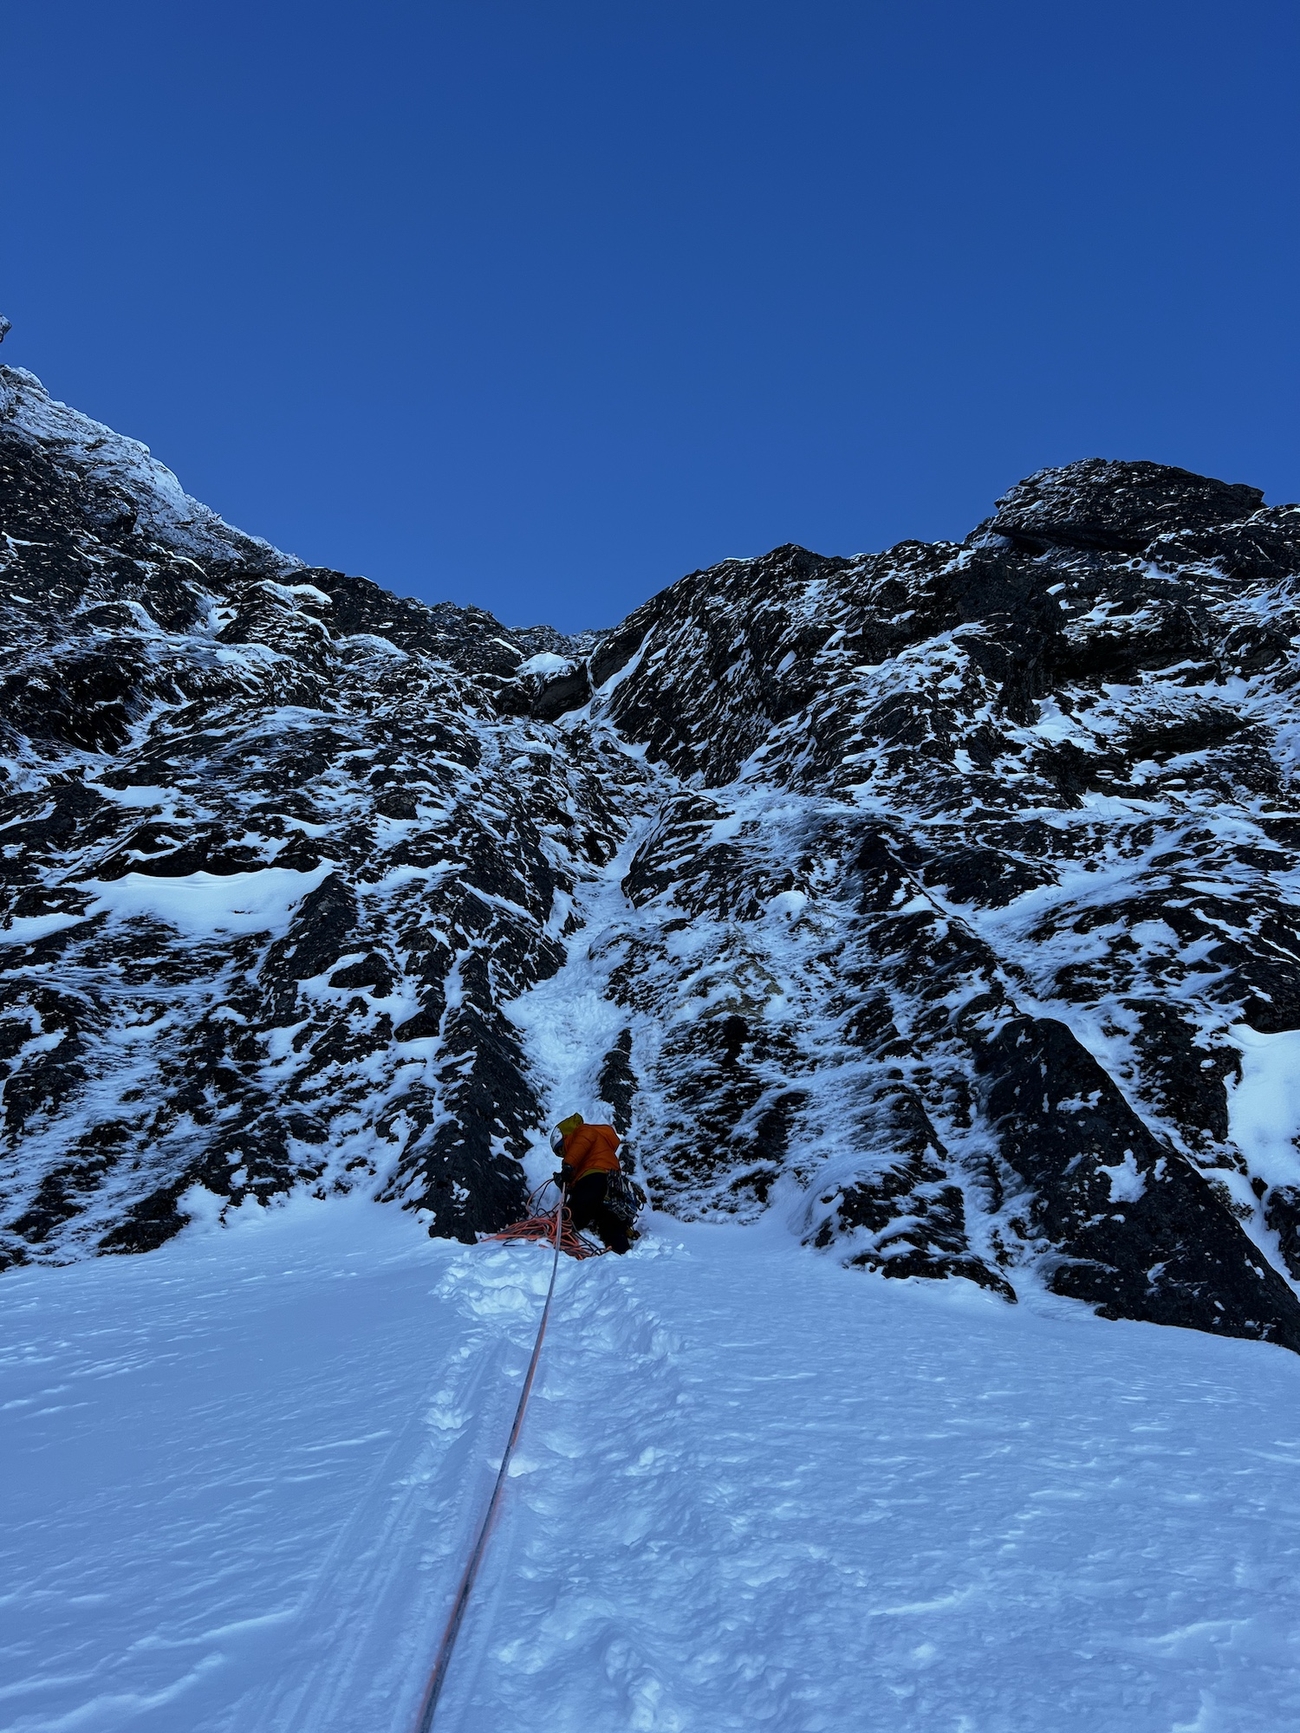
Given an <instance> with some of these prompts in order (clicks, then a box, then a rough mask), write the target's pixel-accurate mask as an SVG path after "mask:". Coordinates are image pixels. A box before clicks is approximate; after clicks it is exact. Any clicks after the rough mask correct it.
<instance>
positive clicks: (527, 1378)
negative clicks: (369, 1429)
mask: <svg viewBox="0 0 1300 1733" xmlns="http://www.w3.org/2000/svg"><path fill="white" fill-rule="evenodd" d="M567 1226H568V1211H567V1210H566V1209H565V1207H564V1195H563V1193H561V1195H560V1201H559V1203H558V1204H557V1205H556V1206H555V1257H554V1259H553V1260H552V1262H551V1285H550V1287H549V1288H547V1290H546V1304H545V1305H544V1306H543V1307H542V1321H541V1323H540V1324H538V1326H537V1340H536V1341H535V1342H534V1343H533V1357H532V1359H531V1360H530V1361H529V1362H528V1370H527V1372H525V1374H524V1387H523V1389H522V1390H521V1391H520V1392H519V1406H518V1408H516V1409H515V1423H514V1425H513V1426H512V1427H511V1428H510V1437H509V1438H508V1439H507V1440H506V1451H505V1455H504V1456H503V1457H502V1458H501V1467H500V1468H499V1469H498V1470H497V1479H496V1485H495V1486H494V1487H493V1488H492V1497H491V1498H490V1499H489V1500H488V1507H487V1514H486V1515H485V1516H484V1518H483V1522H482V1525H481V1526H480V1528H479V1531H478V1539H477V1540H476V1541H475V1542H474V1550H473V1552H471V1553H470V1555H469V1562H468V1564H466V1566H465V1570H464V1573H463V1574H462V1576H461V1579H460V1583H459V1585H458V1586H457V1589H456V1598H455V1600H454V1601H453V1602H452V1603H451V1614H450V1617H449V1618H448V1620H447V1628H446V1630H445V1631H444V1632H443V1633H442V1641H441V1642H440V1643H439V1644H438V1653H437V1656H436V1657H435V1659H434V1663H433V1671H432V1673H430V1675H429V1682H428V1684H427V1685H426V1686H425V1687H424V1696H423V1698H422V1699H421V1701H420V1713H419V1716H418V1717H417V1719H416V1722H415V1733H429V1729H430V1727H431V1726H432V1725H433V1712H434V1710H435V1709H436V1708H437V1706H438V1698H439V1696H440V1695H441V1693H442V1687H443V1684H444V1682H445V1680H446V1677H447V1668H448V1666H449V1665H450V1664H451V1653H452V1650H453V1649H454V1648H455V1646H456V1638H457V1636H458V1635H459V1632H460V1626H461V1620H462V1619H463V1618H464V1617H465V1609H466V1607H467V1606H468V1605H469V1597H470V1593H471V1591H472V1589H473V1587H474V1579H475V1577H476V1576H477V1575H478V1567H479V1566H480V1564H482V1562H483V1554H484V1552H485V1551H486V1550H487V1543H488V1536H489V1535H490V1534H491V1532H492V1524H493V1522H494V1521H495V1519H496V1514H497V1506H498V1504H499V1503H500V1502H501V1494H502V1491H503V1490H504V1488H505V1484H506V1472H507V1470H508V1469H509V1467H510V1458H511V1457H512V1456H513V1455H514V1449H515V1445H516V1444H517V1443H518V1442H519V1433H520V1429H521V1428H522V1426H523V1424H524V1410H525V1409H526V1408H527V1407H528V1397H529V1394H530V1392H531V1391H532V1388H533V1378H534V1376H535V1374H536V1372H537V1361H538V1358H539V1356H540V1355H541V1352H542V1338H543V1337H544V1336H545V1334H546V1320H547V1319H548V1318H549V1316H550V1313H551V1296H552V1295H553V1294H554V1293H555V1276H556V1272H557V1271H558V1269H559V1267H560V1252H561V1250H562V1249H566V1248H564V1247H563V1246H562V1243H561V1242H562V1239H563V1234H564V1230H565V1228H566V1227H567ZM572 1231H573V1230H572V1229H571V1228H570V1229H569V1232H570V1233H572Z"/></svg>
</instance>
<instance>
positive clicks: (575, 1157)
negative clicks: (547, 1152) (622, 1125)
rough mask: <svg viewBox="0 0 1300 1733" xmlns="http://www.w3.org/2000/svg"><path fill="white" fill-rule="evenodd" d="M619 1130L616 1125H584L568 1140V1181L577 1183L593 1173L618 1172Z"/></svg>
mask: <svg viewBox="0 0 1300 1733" xmlns="http://www.w3.org/2000/svg"><path fill="white" fill-rule="evenodd" d="M617 1148H618V1133H617V1132H616V1131H615V1130H614V1127H613V1126H612V1125H580V1126H578V1128H577V1130H576V1131H571V1132H570V1133H569V1135H568V1136H567V1137H566V1138H565V1140H564V1165H565V1168H566V1169H567V1170H568V1175H567V1177H568V1182H569V1184H570V1185H576V1184H577V1183H578V1181H579V1180H580V1179H585V1177H586V1176H587V1174H589V1173H618V1172H620V1171H621V1170H620V1168H619V1165H618V1156H617V1155H615V1153H614V1151H615V1150H616V1149H617Z"/></svg>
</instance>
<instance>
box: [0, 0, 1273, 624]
mask: <svg viewBox="0 0 1300 1733" xmlns="http://www.w3.org/2000/svg"><path fill="white" fill-rule="evenodd" d="M0 27H2V28H0V70H2V74H3V82H2V84H0V146H2V147H3V158H2V161H3V172H2V173H0V310H2V311H4V312H6V313H7V314H8V315H9V317H10V318H11V319H12V320H13V321H14V330H13V333H12V334H11V336H10V337H9V338H8V339H7V341H6V342H5V345H4V349H3V351H0V358H3V359H4V360H6V361H8V362H10V363H11V364H15V365H21V366H25V367H29V368H31V369H32V370H33V371H34V372H36V373H38V374H39V375H40V376H41V377H42V378H43V379H44V380H45V382H46V384H47V385H48V386H49V387H50V389H51V390H52V391H53V392H54V393H55V395H57V396H59V397H62V398H64V399H66V400H67V401H69V402H71V403H74V404H76V405H77V406H78V407H79V408H81V409H84V410H86V411H88V412H89V413H90V414H92V415H95V416H97V417H99V418H100V419H101V420H104V421H107V422H109V423H111V424H112V425H113V426H114V427H116V428H118V429H119V430H121V431H122V432H124V433H130V434H133V435H135V436H136V437H137V438H140V439H143V440H144V441H145V442H146V443H147V444H149V445H150V446H151V447H152V448H153V450H154V451H155V453H156V454H157V455H158V456H159V457H161V458H162V459H163V461H164V462H166V463H167V464H169V465H170V466H171V467H172V468H173V469H175V470H176V471H177V473H178V474H179V475H180V477H181V479H182V481H183V482H184V483H185V485H186V486H187V487H188V488H189V490H190V491H191V492H192V493H194V494H197V495H198V496H199V497H200V498H202V499H204V500H206V501H207V502H208V503H209V504H211V505H213V506H215V507H216V508H217V510H219V511H220V512H222V513H223V515H225V516H226V517H227V518H229V519H230V520H231V521H232V522H234V523H237V524H239V525H240V526H241V527H242V528H245V529H248V530H251V531H254V532H256V533H258V534H261V535H264V536H267V537H268V538H269V539H270V540H272V541H274V542H276V543H278V544H279V545H280V546H282V547H285V548H287V549H290V550H291V551H293V552H295V553H298V554H301V555H302V556H303V558H304V559H307V560H309V561H312V562H315V563H320V564H328V565H333V566H339V567H342V568H343V569H345V570H348V571H354V572H363V573H365V574H367V575H368V576H370V577H373V578H374V579H376V580H377V581H378V582H380V583H383V584H386V585H388V586H390V587H391V588H393V589H396V590H399V591H402V592H404V593H407V594H414V595H419V596H423V597H425V598H426V599H428V600H440V599H445V598H450V599H452V600H454V601H458V602H469V601H473V602H476V603H478V604H480V605H482V606H485V607H488V608H491V609H492V610H493V611H494V612H495V613H497V614H498V615H499V616H500V617H501V618H502V619H504V620H505V621H506V622H507V623H508V624H524V623H528V622H531V621H534V620H538V619H546V620H550V621H551V622H553V623H554V624H556V625H559V626H561V627H565V628H569V629H573V628H577V627H580V626H583V625H605V624H609V623H612V622H613V621H614V620H616V619H618V618H620V617H621V616H622V615H623V614H624V613H626V612H627V611H628V610H629V609H630V608H631V607H633V606H635V605H636V604H637V603H638V602H640V601H642V600H643V599H644V598H645V597H646V596H648V595H650V594H651V593H653V592H654V591H655V590H657V589H660V588H662V586H663V585H665V584H667V583H669V582H671V581H672V580H673V579H674V578H676V577H677V576H679V575H680V574H681V573H682V572H684V571H688V570H691V569H692V568H694V567H698V566H703V565H707V564H709V563H711V562H713V561H715V560H718V559H721V558H723V557H725V556H727V555H729V554H750V553H759V552H762V551H764V550H765V549H766V548H768V547H771V546H773V545H775V544H777V543H780V542H786V541H798V542H802V543H804V544H805V545H806V546H809V547H813V548H815V549H817V550H818V551H820V552H826V553H852V552H856V551H859V550H861V549H865V548H878V547H883V546H887V545H889V544H890V543H891V542H894V541H898V540H901V539H903V538H904V537H909V536H918V537H925V538H931V537H936V536H944V535H954V536H960V535H962V534H964V533H965V532H966V530H967V529H969V528H970V527H971V526H972V525H973V524H974V523H976V522H977V521H978V520H979V519H980V518H981V517H984V516H986V515H987V513H988V511H989V509H990V505H991V502H992V500H993V498H994V497H995V495H996V494H998V493H999V492H1001V491H1002V490H1003V489H1004V488H1005V487H1007V486H1008V485H1009V484H1010V483H1012V482H1013V481H1015V480H1016V479H1018V478H1019V477H1020V476H1022V475H1024V474H1027V473H1028V472H1029V471H1031V470H1034V469H1036V468H1039V467H1041V466H1042V465H1044V464H1054V463H1062V462H1065V461H1068V460H1069V459H1071V458H1077V457H1085V456H1093V455H1102V456H1111V457H1149V458H1155V459H1158V460H1162V461H1165V462H1171V463H1178V464H1183V465H1185V466H1187V467H1189V468H1192V469H1199V470H1203V471H1206V472H1208V473H1211V474H1214V475H1218V476H1222V477H1225V478H1226V479H1228V480H1231V481H1251V482H1254V483H1255V484H1256V485H1257V486H1261V487H1263V488H1264V489H1265V490H1266V492H1267V494H1268V497H1269V499H1270V500H1273V501H1281V500H1288V499H1295V498H1296V497H1297V496H1300V427H1298V424H1297V414H1296V410H1297V386H1298V385H1300V326H1298V324H1297V284H1298V283H1300V238H1298V236H1297V221H1298V219H1300V208H1298V201H1297V168H1298V166H1300V150H1298V146H1297V121H1298V117H1300V101H1298V93H1300V7H1297V6H1296V4H1295V0H1285V3H1279V4H1274V3H1272V0H1232V3H1226V4H1225V3H1205V0H1088V3H1087V4H1082V3H1079V0H1023V3H1022V0H894V3H885V4H882V3H876V0H790V3H774V0H644V3H621V0H454V3H450V4H443V3H438V0H421V3H416V0H366V3H365V4H360V3H355V4H344V3H340V0H113V3H112V4H106V3H105V0H42V3H38V4H34V3H33V0H17V3H15V0H0Z"/></svg>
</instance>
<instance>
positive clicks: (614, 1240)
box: [551, 1113, 632, 1254]
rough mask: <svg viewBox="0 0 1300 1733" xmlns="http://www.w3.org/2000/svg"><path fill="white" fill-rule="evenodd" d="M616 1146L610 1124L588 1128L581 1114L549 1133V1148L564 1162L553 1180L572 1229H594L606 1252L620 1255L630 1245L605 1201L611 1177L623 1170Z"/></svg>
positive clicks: (576, 1114) (625, 1230)
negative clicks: (565, 1200)
mask: <svg viewBox="0 0 1300 1733" xmlns="http://www.w3.org/2000/svg"><path fill="white" fill-rule="evenodd" d="M618 1143H619V1139H618V1133H617V1132H616V1131H615V1130H614V1127H613V1126H612V1125H588V1124H586V1122H585V1121H584V1120H583V1117H582V1115H581V1114H580V1113H571V1114H570V1115H569V1117H568V1118H567V1119H562V1120H561V1121H560V1123H559V1124H558V1125H557V1126H556V1128H555V1130H554V1131H553V1132H552V1133H551V1148H552V1149H553V1150H554V1151H555V1153H556V1154H557V1155H558V1156H559V1157H560V1159H561V1162H562V1163H563V1165H562V1166H561V1168H560V1171H559V1172H558V1173H557V1174H556V1175H555V1180H556V1183H557V1184H558V1185H560V1186H561V1187H563V1189H564V1191H565V1193H566V1195H567V1197H568V1203H569V1212H570V1217H571V1219H572V1222H573V1225H574V1227H575V1228H577V1229H578V1230H579V1231H581V1230H582V1229H583V1228H595V1230H596V1232H597V1233H598V1234H599V1235H600V1237H601V1239H602V1240H603V1241H604V1242H605V1245H606V1246H607V1247H608V1248H609V1250H610V1251H611V1252H618V1253H620V1254H621V1253H623V1252H626V1251H628V1250H630V1249H631V1243H632V1242H631V1240H630V1238H629V1237H628V1230H627V1227H626V1226H625V1225H624V1223H623V1222H622V1221H620V1220H619V1218H618V1216H616V1215H615V1214H614V1212H613V1210H611V1209H610V1208H609V1207H608V1204H607V1203H606V1199H605V1193H606V1189H607V1187H608V1185H609V1181H610V1176H611V1174H621V1173H622V1171H623V1169H622V1167H621V1166H620V1165H619V1159H618V1156H617V1154H616V1153H615V1152H616V1151H617V1149H618Z"/></svg>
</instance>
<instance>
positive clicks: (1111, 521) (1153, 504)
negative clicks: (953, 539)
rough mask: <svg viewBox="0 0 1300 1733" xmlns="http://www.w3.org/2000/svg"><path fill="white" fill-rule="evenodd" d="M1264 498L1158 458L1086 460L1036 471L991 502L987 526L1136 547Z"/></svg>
mask: <svg viewBox="0 0 1300 1733" xmlns="http://www.w3.org/2000/svg"><path fill="white" fill-rule="evenodd" d="M1263 503H1264V496H1263V494H1262V493H1261V492H1260V491H1259V489H1258V488H1255V487H1245V486H1242V485H1238V484H1231V483H1228V482H1223V481H1212V480H1210V478H1209V477H1207V476H1203V475H1193V474H1192V472H1191V471H1190V470H1186V469H1175V468H1173V467H1172V466H1170V465H1168V464H1163V463H1121V462H1115V461H1111V460H1108V459H1105V458H1100V457H1097V458H1089V459H1087V460H1086V461H1084V462H1082V463H1070V464H1066V466H1065V467H1064V468H1063V469H1040V470H1039V471H1038V473H1037V474H1036V475H1031V476H1030V477H1029V478H1028V479H1027V480H1025V481H1022V482H1019V483H1017V485H1016V486H1015V487H1013V488H1012V489H1011V490H1010V492H1009V493H1006V494H1004V495H1003V497H1002V498H1001V499H1000V500H999V501H998V502H997V505H998V510H997V516H996V517H995V518H994V519H993V521H992V524H991V525H990V527H991V528H992V529H993V530H995V531H996V532H997V534H998V535H1002V536H1010V537H1012V538H1013V539H1014V540H1017V541H1027V542H1030V543H1031V544H1032V543H1044V544H1049V543H1063V544H1064V545H1066V546H1067V547H1077V548H1104V549H1116V550H1123V551H1125V552H1129V553H1139V552H1141V550H1142V549H1143V548H1145V547H1147V546H1148V545H1149V544H1150V543H1151V542H1153V541H1154V540H1155V539H1156V538H1157V537H1158V536H1161V535H1163V534H1165V532H1167V531H1169V530H1179V531H1182V530H1189V529H1190V530H1195V529H1200V528H1201V527H1202V526H1203V525H1207V524H1226V523H1231V522H1232V521H1233V520H1234V519H1236V518H1244V517H1249V516H1250V515H1251V513H1252V512H1255V511H1257V510H1258V509H1259V507H1260V506H1262V505H1263Z"/></svg>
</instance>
